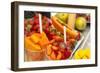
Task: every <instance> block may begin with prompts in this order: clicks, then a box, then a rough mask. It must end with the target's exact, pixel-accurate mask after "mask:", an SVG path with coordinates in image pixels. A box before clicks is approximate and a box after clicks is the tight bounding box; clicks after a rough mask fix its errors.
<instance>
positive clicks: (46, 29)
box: [24, 12, 90, 61]
mask: <svg viewBox="0 0 100 73" xmlns="http://www.w3.org/2000/svg"><path fill="white" fill-rule="evenodd" d="M27 15H28V14H27ZM27 15H25V19H24V26H25V27H24V35H25V38H24V39H25V40H24V43H25V61H42V60H67V59H89V58H90V46H86V44H83V46H84V45H85V47H81V48H82V49H80V46H81V44H82V42H84V41H86V42H85V43H90V41H87V40H88V39H89V38H87V39H85V36H86V35H87V34H88V32H89V29H90V28H89V27H90V24H89V23H90V19H89V14H77V13H48V12H45V13H43V12H42V13H41V12H33V15H32V14H31V17H29V18H26V16H27ZM39 15H40V16H41V17H40V16H39ZM47 15H49V17H48V16H47ZM64 27H65V28H66V29H65V30H64ZM83 48H85V49H83ZM80 53H81V54H80Z"/></svg>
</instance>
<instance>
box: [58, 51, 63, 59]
mask: <svg viewBox="0 0 100 73" xmlns="http://www.w3.org/2000/svg"><path fill="white" fill-rule="evenodd" d="M61 58H62V53H61V52H60V51H59V52H58V55H57V60H61Z"/></svg>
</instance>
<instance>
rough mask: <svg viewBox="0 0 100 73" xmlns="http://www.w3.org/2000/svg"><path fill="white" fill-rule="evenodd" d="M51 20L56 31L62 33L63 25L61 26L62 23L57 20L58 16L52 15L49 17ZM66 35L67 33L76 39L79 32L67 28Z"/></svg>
mask: <svg viewBox="0 0 100 73" xmlns="http://www.w3.org/2000/svg"><path fill="white" fill-rule="evenodd" d="M51 20H52V24H53V25H54V27H55V28H56V29H57V30H58V31H60V32H62V33H64V32H63V31H64V27H63V25H62V24H61V23H59V22H58V18H57V17H55V16H52V17H51ZM66 35H68V36H69V37H70V38H75V39H77V37H78V36H79V33H78V32H77V31H76V30H71V29H69V28H67V29H66Z"/></svg>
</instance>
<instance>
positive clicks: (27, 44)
mask: <svg viewBox="0 0 100 73" xmlns="http://www.w3.org/2000/svg"><path fill="white" fill-rule="evenodd" d="M25 48H26V49H29V50H32V51H38V50H41V47H40V46H39V45H37V44H35V43H33V42H32V41H31V40H30V38H28V37H25Z"/></svg>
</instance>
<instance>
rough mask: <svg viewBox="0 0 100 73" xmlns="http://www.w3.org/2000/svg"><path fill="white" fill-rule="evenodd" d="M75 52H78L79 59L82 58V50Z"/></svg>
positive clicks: (83, 53)
mask: <svg viewBox="0 0 100 73" xmlns="http://www.w3.org/2000/svg"><path fill="white" fill-rule="evenodd" d="M77 52H78V55H79V56H80V58H82V57H83V56H84V55H85V52H84V50H83V49H79V50H78V51H77Z"/></svg>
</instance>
